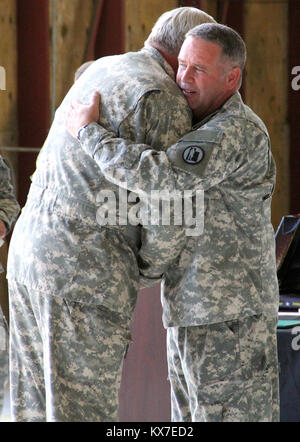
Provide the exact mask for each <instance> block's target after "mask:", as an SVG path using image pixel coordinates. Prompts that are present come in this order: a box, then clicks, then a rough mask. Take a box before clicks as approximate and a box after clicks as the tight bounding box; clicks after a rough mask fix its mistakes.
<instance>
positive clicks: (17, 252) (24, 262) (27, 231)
mask: <svg viewBox="0 0 300 442" xmlns="http://www.w3.org/2000/svg"><path fill="white" fill-rule="evenodd" d="M95 89H97V90H99V92H100V93H101V95H102V104H103V108H104V112H103V115H102V118H101V123H102V124H103V125H104V127H106V128H107V129H109V130H114V131H116V132H117V133H118V134H119V135H120V136H124V137H128V138H131V139H133V140H135V141H136V142H138V143H148V144H151V146H153V148H154V149H155V148H158V147H160V148H161V146H167V145H168V144H169V143H170V142H171V143H173V142H175V140H177V139H178V137H179V136H182V135H183V134H184V133H186V131H187V130H190V128H191V112H190V109H189V107H188V105H187V103H186V100H185V99H184V97H183V96H182V94H181V92H180V90H179V88H178V87H177V85H176V83H175V81H174V72H173V70H172V68H171V67H170V65H169V64H168V63H167V62H166V61H165V59H164V58H163V57H162V56H161V55H160V53H159V52H158V51H157V50H155V49H154V48H151V47H145V48H143V49H142V50H141V51H139V52H137V53H128V54H124V55H119V56H112V57H106V58H102V59H99V60H97V61H95V62H94V63H93V64H92V65H91V66H90V67H89V68H88V69H87V70H86V71H85V73H84V74H83V75H82V76H81V77H80V78H79V79H78V80H77V81H76V82H75V84H74V85H73V86H72V88H71V89H70V91H69V93H68V94H67V95H66V97H65V99H64V100H63V102H62V104H61V106H60V107H59V109H58V110H57V112H56V115H55V119H54V122H53V124H52V127H51V129H50V132H49V134H48V137H47V140H46V141H45V144H44V146H43V148H42V150H41V153H40V155H39V157H38V160H37V169H36V171H35V173H34V175H33V178H32V185H31V188H30V192H29V195H28V200H27V203H26V206H25V208H24V209H23V211H22V214H21V216H20V218H19V220H18V222H17V224H16V227H15V230H14V234H13V237H12V240H11V244H10V252H9V259H8V279H9V286H10V298H11V335H12V337H11V343H12V345H11V388H12V396H13V403H12V406H13V417H14V419H15V420H33V421H39V420H45V419H46V420H48V421H55V420H58V421H88V420H89V421H99V420H107V421H114V420H117V408H118V389H119V384H120V371H121V368H122V361H123V357H124V353H125V350H126V347H127V344H128V342H129V340H130V333H129V325H130V321H131V318H132V313H133V309H134V307H135V303H136V297H137V292H138V288H139V270H138V265H137V259H136V257H137V251H138V248H139V247H140V246H141V242H142V247H143V244H144V243H147V232H144V231H141V226H139V225H138V226H133V225H125V224H124V225H107V226H101V225H99V224H98V223H97V216H98V211H99V209H100V208H101V207H102V206H101V198H102V196H103V195H104V192H106V193H107V194H110V193H113V194H114V195H115V197H116V200H118V188H117V187H116V186H114V185H112V184H111V183H110V182H108V181H107V180H106V179H105V178H104V176H103V174H101V172H100V170H99V167H98V166H97V164H96V163H95V162H94V161H93V160H92V159H91V158H90V157H89V156H88V155H87V154H86V153H85V152H84V151H83V150H82V149H81V148H80V147H79V142H78V141H77V140H75V139H74V138H73V137H71V135H70V134H69V133H68V132H67V130H66V129H65V115H66V110H67V109H68V106H69V103H70V102H71V101H72V100H74V99H75V98H78V99H79V100H81V101H83V102H88V101H89V99H90V96H91V94H92V92H93V91H94V90H95ZM178 122H180V123H179V124H178ZM100 191H101V192H103V193H101V194H100ZM99 195H100V197H99ZM117 202H118V201H117ZM129 207H130V205H129ZM117 215H118V216H117V217H121V215H120V214H117ZM118 224H120V223H118ZM23 311H26V315H25V316H24V314H23ZM83 313H84V314H83ZM85 315H87V316H85ZM96 327H97V328H96ZM109 337H111V338H109ZM28 365H29V366H31V367H32V371H31V370H30V371H29V370H28V369H27V366H28ZM107 386H109V388H107ZM84 389H88V390H89V391H88V392H87V393H86V395H85V394H83V391H84ZM108 404H109V406H108Z"/></svg>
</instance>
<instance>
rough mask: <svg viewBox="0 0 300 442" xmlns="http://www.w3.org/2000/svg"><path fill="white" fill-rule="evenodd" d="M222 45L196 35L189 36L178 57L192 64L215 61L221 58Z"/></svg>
mask: <svg viewBox="0 0 300 442" xmlns="http://www.w3.org/2000/svg"><path fill="white" fill-rule="evenodd" d="M221 55H222V47H221V46H220V45H218V44H216V43H214V42H211V41H208V40H204V39H203V38H200V37H196V36H188V37H187V38H186V39H185V41H184V42H183V44H182V47H181V49H180V52H179V55H178V59H179V61H188V62H189V63H192V64H199V63H203V62H205V63H213V64H215V63H216V62H217V61H219V60H220V58H221Z"/></svg>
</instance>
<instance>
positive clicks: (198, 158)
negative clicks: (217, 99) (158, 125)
mask: <svg viewBox="0 0 300 442" xmlns="http://www.w3.org/2000/svg"><path fill="white" fill-rule="evenodd" d="M222 136H223V132H222V131H220V130H218V131H213V130H195V131H193V132H189V133H188V134H186V135H185V136H184V137H183V138H181V140H179V142H178V143H177V144H175V145H173V146H171V147H170V148H169V149H168V151H167V155H168V157H169V160H170V161H171V162H172V164H173V165H174V166H177V167H179V168H180V169H184V170H186V171H187V172H190V173H192V174H196V175H198V176H199V175H200V176H201V175H202V174H203V172H204V171H205V169H206V165H207V163H208V161H209V159H210V157H211V155H212V152H213V151H214V150H215V149H217V148H218V146H219V145H220V143H221V139H222Z"/></svg>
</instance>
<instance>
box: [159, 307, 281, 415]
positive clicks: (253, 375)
mask: <svg viewBox="0 0 300 442" xmlns="http://www.w3.org/2000/svg"><path fill="white" fill-rule="evenodd" d="M276 325H277V318H265V317H264V316H263V315H256V316H252V317H247V318H244V319H242V320H237V321H230V322H225V323H220V324H212V325H205V326H193V327H170V328H168V330H167V355H168V366H169V378H170V382H171V403H172V421H174V422H176V421H178V422H179V421H181V422H184V421H186V422H272V421H275V422H277V421H279V380H278V378H279V375H278V360H277V358H278V356H277V338H276Z"/></svg>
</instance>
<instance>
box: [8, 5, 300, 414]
mask: <svg viewBox="0 0 300 442" xmlns="http://www.w3.org/2000/svg"><path fill="white" fill-rule="evenodd" d="M178 6H194V7H198V8H200V9H203V10H205V11H206V12H208V13H209V14H211V15H212V16H214V18H215V19H216V20H217V21H219V22H220V23H223V24H226V25H229V26H231V27H233V28H234V29H236V30H237V31H238V32H239V33H240V34H241V35H242V37H243V38H244V40H245V42H246V45H247V50H248V61H247V65H246V73H245V76H244V81H243V86H242V89H241V93H242V96H243V98H244V101H245V102H246V104H248V105H249V106H250V107H252V109H253V110H254V111H255V112H256V113H257V114H258V115H259V116H260V117H261V118H262V119H263V121H264V122H265V124H266V126H267V128H268V130H269V133H270V137H271V143H272V150H273V154H274V156H275V160H276V163H277V169H278V177H277V186H276V189H275V195H274V198H273V207H272V222H273V225H274V229H275V230H276V229H277V227H278V225H279V223H280V220H281V218H282V216H284V215H288V214H296V213H299V212H300V133H299V127H298V126H299V122H300V33H299V23H300V0H198V1H178V0H0V66H1V67H3V69H1V72H0V74H1V73H2V77H1V84H0V88H1V90H0V153H1V155H3V156H4V157H5V158H6V160H7V161H8V162H9V164H10V166H11V169H12V173H13V177H14V182H15V186H16V192H17V199H18V201H19V203H20V205H21V207H22V206H23V205H24V203H25V202H26V197H27V193H28V189H29V186H30V176H31V174H32V173H33V171H34V169H35V161H36V157H37V155H38V152H39V149H40V148H41V147H42V145H43V142H44V140H45V138H46V136H47V133H48V130H49V127H50V125H51V122H52V119H53V116H54V113H55V110H56V108H57V107H58V106H59V104H60V102H61V100H62V98H63V97H64V95H65V94H66V92H67V91H68V89H69V88H70V86H71V85H72V83H73V80H74V73H75V71H76V69H77V68H78V67H79V66H80V65H81V64H82V63H84V62H85V61H88V60H93V59H96V58H99V57H103V56H106V55H112V54H118V53H122V52H126V51H131V50H133V51H135V50H138V49H139V48H141V47H142V46H143V42H144V40H145V39H146V37H147V35H148V34H149V32H150V30H151V28H152V26H153V24H154V22H155V21H156V19H157V18H158V17H159V16H160V15H161V14H162V13H163V12H164V11H166V10H169V9H173V8H176V7H178ZM3 71H4V72H5V87H3V85H4V83H3V80H4V77H3ZM8 243H9V238H8V239H7V241H6V244H5V245H4V246H3V247H2V248H1V249H0V250H1V261H2V263H3V265H4V267H5V265H6V264H5V263H6V258H7V247H8ZM0 282H1V287H0V296H1V299H0V300H1V305H2V308H3V311H4V313H5V315H6V316H7V318H8V305H7V287H6V279H5V274H2V275H1V281H0ZM160 317H161V312H160V302H159V287H156V288H154V289H152V290H151V296H150V297H149V293H147V290H144V291H142V293H141V296H140V300H139V304H138V306H137V309H136V314H135V318H134V322H133V335H134V334H135V333H136V332H135V330H136V329H137V328H138V329H139V330H140V331H139V333H138V335H139V336H138V338H136V339H133V340H134V342H133V345H132V348H131V349H130V351H129V355H128V358H127V360H126V364H125V367H124V376H123V384H122V391H121V419H123V420H127V421H128V420H133V421H134V420H139V419H141V420H144V421H145V420H149V421H151V420H152V421H160V420H161V421H163V420H168V419H169V396H168V395H169V391H168V388H169V386H168V383H167V379H166V378H167V373H166V362H165V349H164V347H165V342H164V333H165V332H164V330H163V329H162V325H161V319H160Z"/></svg>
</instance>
